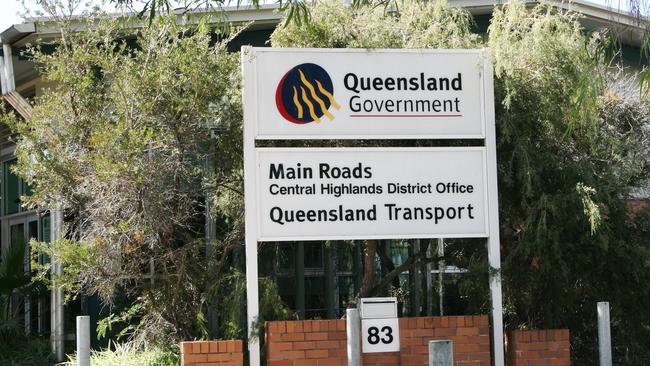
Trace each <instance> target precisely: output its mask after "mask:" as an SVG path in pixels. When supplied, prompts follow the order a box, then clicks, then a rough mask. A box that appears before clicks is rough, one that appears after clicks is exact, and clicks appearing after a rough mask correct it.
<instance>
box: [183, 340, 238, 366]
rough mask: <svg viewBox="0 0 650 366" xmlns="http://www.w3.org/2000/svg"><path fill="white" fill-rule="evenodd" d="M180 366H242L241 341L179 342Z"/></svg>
mask: <svg viewBox="0 0 650 366" xmlns="http://www.w3.org/2000/svg"><path fill="white" fill-rule="evenodd" d="M181 366H244V352H243V345H242V341H196V342H181Z"/></svg>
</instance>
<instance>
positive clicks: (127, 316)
mask: <svg viewBox="0 0 650 366" xmlns="http://www.w3.org/2000/svg"><path fill="white" fill-rule="evenodd" d="M141 313H142V305H140V304H135V305H133V306H131V307H130V308H128V309H127V310H125V311H123V312H121V313H118V314H116V313H111V314H109V315H108V316H107V317H106V318H104V319H101V320H100V321H99V322H98V323H97V339H102V338H105V337H106V336H107V334H108V333H109V332H110V331H112V330H113V326H114V325H115V324H126V326H125V327H124V328H123V329H122V330H121V331H120V332H119V333H118V334H117V335H116V337H115V339H117V340H118V341H120V340H122V339H124V337H125V336H126V335H128V334H129V333H130V332H133V331H134V330H135V326H134V325H133V319H134V318H135V317H136V316H137V315H141Z"/></svg>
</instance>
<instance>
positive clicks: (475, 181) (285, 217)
mask: <svg viewBox="0 0 650 366" xmlns="http://www.w3.org/2000/svg"><path fill="white" fill-rule="evenodd" d="M485 158H486V157H485V148H483V147H462V148H452V147H446V148H258V149H257V169H256V172H257V187H258V190H257V194H258V200H259V201H258V209H257V216H258V218H257V222H258V225H259V230H258V240H260V241H283V240H328V239H329V240H336V239H339V240H341V239H375V238H377V239H379V238H439V237H444V238H453V237H485V236H487V222H488V220H487V213H486V210H487V204H486V201H487V190H486V177H485V164H486V163H485Z"/></svg>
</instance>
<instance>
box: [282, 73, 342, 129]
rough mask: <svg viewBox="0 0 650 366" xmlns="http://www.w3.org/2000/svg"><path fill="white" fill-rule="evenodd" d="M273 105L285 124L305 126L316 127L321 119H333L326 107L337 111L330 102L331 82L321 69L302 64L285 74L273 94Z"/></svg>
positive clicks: (332, 92) (332, 98)
mask: <svg viewBox="0 0 650 366" xmlns="http://www.w3.org/2000/svg"><path fill="white" fill-rule="evenodd" d="M275 104H276V105H277V106H278V111H279V112H280V114H282V117H284V118H285V119H286V120H287V121H289V122H293V123H297V124H305V123H309V122H314V121H315V122H316V123H320V121H321V118H322V117H323V116H325V117H327V118H328V119H329V120H330V121H331V120H333V119H334V116H333V115H332V113H331V112H330V111H329V108H330V107H334V108H336V109H340V108H341V106H340V105H339V104H338V103H337V102H336V100H334V86H333V85H332V78H330V76H329V74H328V73H327V71H325V69H323V68H322V67H320V66H318V65H316V64H311V63H305V64H300V65H298V66H296V67H294V68H292V69H291V70H289V71H288V72H287V73H286V74H284V76H283V77H282V80H280V83H279V84H278V89H277V90H276V91H275Z"/></svg>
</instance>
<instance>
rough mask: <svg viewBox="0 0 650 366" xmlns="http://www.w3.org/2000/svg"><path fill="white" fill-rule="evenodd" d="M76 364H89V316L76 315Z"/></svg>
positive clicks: (88, 365)
mask: <svg viewBox="0 0 650 366" xmlns="http://www.w3.org/2000/svg"><path fill="white" fill-rule="evenodd" d="M77 366H90V317H89V316H78V317H77Z"/></svg>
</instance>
